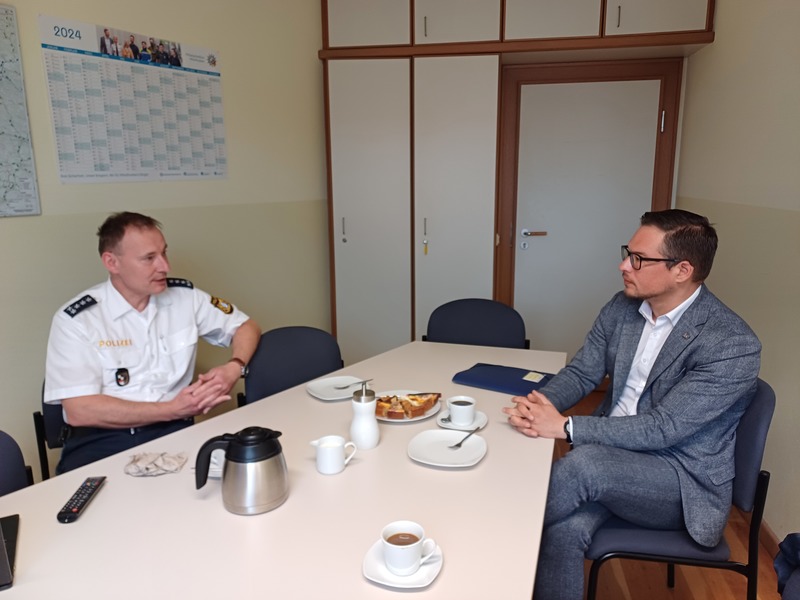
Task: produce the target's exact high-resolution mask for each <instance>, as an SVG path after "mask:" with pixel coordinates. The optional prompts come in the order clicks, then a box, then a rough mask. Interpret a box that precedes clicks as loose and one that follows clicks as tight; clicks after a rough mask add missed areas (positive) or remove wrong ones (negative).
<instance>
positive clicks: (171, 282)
mask: <svg viewBox="0 0 800 600" xmlns="http://www.w3.org/2000/svg"><path fill="white" fill-rule="evenodd" d="M167 287H184V288H189V289H190V290H191V289H194V284H193V283H192V282H191V281H189V280H188V279H177V278H175V277H167Z"/></svg>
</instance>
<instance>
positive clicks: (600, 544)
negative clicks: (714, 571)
mask: <svg viewBox="0 0 800 600" xmlns="http://www.w3.org/2000/svg"><path fill="white" fill-rule="evenodd" d="M620 548H625V553H630V554H651V555H653V556H662V557H663V556H680V557H681V558H687V559H692V560H701V561H703V560H713V561H723V560H728V559H729V558H730V556H731V550H730V548H729V547H728V543H727V542H726V541H725V539H724V538H723V539H722V541H721V542H720V543H719V544H718V545H717V546H715V547H714V548H707V547H705V546H701V545H700V544H698V543H697V542H695V541H694V540H693V539H692V537H691V536H690V535H689V533H688V532H687V531H686V530H685V529H684V530H681V531H671V530H669V531H658V530H654V529H647V528H645V527H639V526H637V525H634V524H633V523H629V522H628V521H625V520H624V519H620V518H618V517H611V519H609V520H608V521H606V522H605V523H603V526H602V527H601V528H600V529H599V530H598V531H597V532H596V533H595V535H594V538H592V545H591V547H590V548H589V550H588V551H587V552H586V558H588V559H590V560H596V559H599V558H600V557H602V556H605V555H607V554H612V553H618V551H619V549H620ZM658 562H669V560H658Z"/></svg>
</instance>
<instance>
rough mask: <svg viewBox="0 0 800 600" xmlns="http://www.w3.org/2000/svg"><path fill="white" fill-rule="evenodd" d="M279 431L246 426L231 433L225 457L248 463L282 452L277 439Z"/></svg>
mask: <svg viewBox="0 0 800 600" xmlns="http://www.w3.org/2000/svg"><path fill="white" fill-rule="evenodd" d="M280 435H281V432H280V431H273V430H272V429H267V428H265V427H258V426H252V427H246V428H245V429H242V430H241V431H240V432H239V433H236V434H234V435H233V439H231V441H230V444H229V445H228V449H227V451H226V452H225V458H226V459H227V460H232V461H234V462H240V463H249V462H256V461H259V460H266V459H267V458H272V457H273V456H275V455H277V454H280V453H281V452H282V448H281V443H280V442H279V441H278V438H279V437H280Z"/></svg>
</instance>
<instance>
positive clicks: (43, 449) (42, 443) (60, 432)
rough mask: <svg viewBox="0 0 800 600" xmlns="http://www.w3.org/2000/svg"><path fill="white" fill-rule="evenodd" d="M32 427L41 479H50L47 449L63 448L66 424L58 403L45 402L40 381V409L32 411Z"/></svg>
mask: <svg viewBox="0 0 800 600" xmlns="http://www.w3.org/2000/svg"><path fill="white" fill-rule="evenodd" d="M33 429H34V431H35V432H36V447H37V448H38V450H39V468H40V469H41V471H42V481H44V480H45V479H50V461H49V460H48V456H47V450H48V448H49V449H51V450H52V449H54V448H63V447H64V440H65V439H66V435H67V424H66V423H65V422H64V415H63V413H62V412H61V405H60V404H45V402H44V383H42V410H37V411H36V412H34V413H33Z"/></svg>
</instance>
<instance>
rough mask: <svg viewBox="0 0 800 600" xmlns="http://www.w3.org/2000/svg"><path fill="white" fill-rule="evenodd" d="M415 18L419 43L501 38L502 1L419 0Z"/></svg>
mask: <svg viewBox="0 0 800 600" xmlns="http://www.w3.org/2000/svg"><path fill="white" fill-rule="evenodd" d="M400 3H401V4H404V3H403V2H400ZM414 21H415V23H414V43H415V44H441V43H448V42H477V41H486V40H499V39H500V0H415V2H414Z"/></svg>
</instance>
